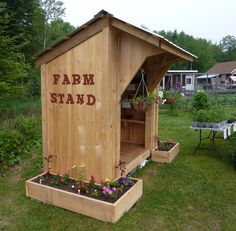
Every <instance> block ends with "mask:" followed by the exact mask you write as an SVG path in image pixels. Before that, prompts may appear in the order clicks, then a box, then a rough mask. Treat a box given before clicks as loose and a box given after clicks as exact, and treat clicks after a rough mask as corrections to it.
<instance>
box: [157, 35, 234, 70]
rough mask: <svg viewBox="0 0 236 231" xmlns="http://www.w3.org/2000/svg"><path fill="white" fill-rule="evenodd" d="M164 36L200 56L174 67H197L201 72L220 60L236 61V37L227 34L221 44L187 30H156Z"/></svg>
mask: <svg viewBox="0 0 236 231" xmlns="http://www.w3.org/2000/svg"><path fill="white" fill-rule="evenodd" d="M154 32H155V33H158V34H159V35H162V36H164V37H165V38H167V39H168V40H170V41H171V42H173V43H175V44H176V45H178V46H180V47H182V48H183V49H185V50H187V51H189V52H191V53H192V54H194V55H196V56H197V57H198V58H197V59H194V61H193V62H192V63H190V62H179V63H177V64H175V65H173V66H172V69H183V70H186V69H196V70H198V71H199V72H202V73H204V72H206V71H207V70H208V69H209V68H210V67H211V66H213V65H214V64H215V63H218V62H226V61H233V60H235V61H236V37H235V36H232V35H227V36H225V37H223V38H222V40H221V41H220V42H219V44H214V43H212V41H210V40H207V39H204V38H194V37H193V36H191V35H188V34H186V33H185V32H183V31H182V32H180V33H178V32H177V31H176V30H175V31H173V32H172V31H167V32H166V31H164V30H162V31H159V32H157V31H154Z"/></svg>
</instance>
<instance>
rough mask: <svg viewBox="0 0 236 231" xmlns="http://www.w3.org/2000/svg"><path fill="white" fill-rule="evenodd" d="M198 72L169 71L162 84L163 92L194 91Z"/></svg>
mask: <svg viewBox="0 0 236 231" xmlns="http://www.w3.org/2000/svg"><path fill="white" fill-rule="evenodd" d="M197 73H198V71H197V70H169V71H168V72H167V73H166V74H165V76H164V78H163V80H162V81H161V83H160V87H161V88H162V89H163V90H180V91H182V90H194V87H195V77H196V74H197Z"/></svg>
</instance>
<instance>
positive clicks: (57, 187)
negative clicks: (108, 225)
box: [26, 173, 142, 223]
mask: <svg viewBox="0 0 236 231" xmlns="http://www.w3.org/2000/svg"><path fill="white" fill-rule="evenodd" d="M47 174H48V173H43V174H41V175H39V176H36V177H34V178H32V179H30V180H28V181H26V196H28V197H31V198H33V199H37V200H40V201H43V202H45V203H48V204H52V205H55V206H58V207H61V208H64V209H68V210H70V211H74V212H77V213H80V214H83V215H87V216H90V217H93V218H96V219H99V220H102V221H106V222H112V223H114V222H116V221H118V220H119V218H120V217H121V216H122V215H123V214H124V213H125V212H126V211H128V210H129V209H130V208H131V207H132V206H133V205H134V204H135V203H136V201H137V200H138V199H139V198H140V197H141V196H142V180H139V179H133V178H130V179H127V182H128V183H127V185H124V187H123V190H122V192H121V191H119V192H118V190H119V187H118V186H117V187H116V186H114V187H113V186H111V187H110V186H109V185H108V184H107V186H106V185H103V186H101V185H97V184H94V185H93V186H92V187H90V188H89V187H87V188H88V189H87V191H86V190H82V188H83V185H87V186H88V185H89V184H90V183H91V181H90V182H80V183H76V181H75V180H74V179H71V178H68V179H67V184H64V183H63V182H62V183H61V184H60V183H58V184H57V183H55V182H60V179H58V180H59V181H55V178H56V177H57V176H56V175H53V174H51V173H49V174H50V175H47ZM62 178H63V179H64V177H62ZM122 180H123V178H121V179H120V181H122ZM52 181H54V183H53V184H52ZM114 184H115V182H114ZM73 186H74V187H73ZM104 187H107V188H109V189H107V188H104ZM115 187H116V188H117V193H115V196H114V197H110V195H109V190H110V189H111V190H112V188H115ZM91 188H93V190H92V191H91ZM104 190H107V194H106V195H104V194H103V191H104ZM92 192H96V196H95V194H91V193H92ZM78 193H79V194H78Z"/></svg>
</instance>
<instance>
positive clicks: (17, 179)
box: [0, 110, 236, 231]
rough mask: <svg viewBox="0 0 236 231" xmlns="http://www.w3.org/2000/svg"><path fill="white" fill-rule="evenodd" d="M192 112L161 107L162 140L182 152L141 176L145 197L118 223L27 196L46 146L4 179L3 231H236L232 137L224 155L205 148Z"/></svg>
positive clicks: (0, 193) (0, 200) (0, 182)
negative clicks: (200, 147) (28, 182)
mask: <svg viewBox="0 0 236 231" xmlns="http://www.w3.org/2000/svg"><path fill="white" fill-rule="evenodd" d="M189 126H190V117H189V114H188V113H182V114H180V115H179V116H170V115H169V114H168V113H167V112H166V111H164V110H160V116H159V134H160V137H161V139H172V140H176V141H178V142H179V143H180V144H181V148H180V153H179V155H178V156H177V158H176V159H175V160H174V161H173V162H172V163H171V164H169V165H163V164H157V163H153V162H150V163H149V164H148V165H147V166H146V167H145V168H143V169H141V170H139V171H138V172H137V173H136V174H135V177H138V178H141V179H143V180H144V189H143V190H144V193H143V197H142V199H141V200H140V201H139V202H138V203H137V204H136V205H135V206H134V207H133V208H132V209H131V210H130V211H129V212H128V213H126V214H125V215H124V216H123V217H122V218H121V219H120V220H119V221H118V222H117V223H116V224H109V223H104V222H101V221H97V220H95V219H92V218H89V217H86V216H82V215H80V214H76V213H73V212H70V211H66V210H63V209H61V208H57V207H54V206H51V205H46V204H43V203H41V202H36V201H34V200H30V199H29V198H26V197H25V188H24V184H25V180H27V179H29V178H31V177H33V176H36V175H37V174H39V173H41V171H42V170H41V166H42V157H41V154H40V153H41V149H40V147H38V148H37V149H35V150H36V151H34V153H33V155H32V158H31V159H25V160H24V161H23V162H22V163H21V164H20V165H18V166H16V167H14V168H12V169H11V171H9V172H7V173H6V174H5V176H1V177H0V230H17V231H20V230H22V231H23V230H24V231H25V230H27V231H30V230H61V231H62V230H79V231H83V230H101V231H104V230H135V231H136V230H143V231H144V230H191V231H194V230H214V231H215V230H232V231H233V230H236V171H235V170H234V168H233V166H232V162H231V153H230V146H229V144H228V142H227V141H224V140H222V141H221V140H220V141H217V142H218V145H219V147H220V148H221V152H222V155H223V158H222V159H220V158H219V156H218V155H217V154H216V153H212V152H209V151H208V152H206V151H199V152H197V153H196V154H195V155H193V154H192V153H193V150H194V147H195V146H196V145H197V141H198V133H197V132H194V131H193V130H191V129H190V128H189Z"/></svg>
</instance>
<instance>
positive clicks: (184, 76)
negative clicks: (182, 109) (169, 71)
mask: <svg viewBox="0 0 236 231" xmlns="http://www.w3.org/2000/svg"><path fill="white" fill-rule="evenodd" d="M185 79H186V75H185V74H183V75H182V86H185Z"/></svg>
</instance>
